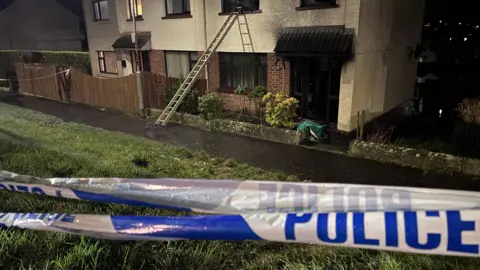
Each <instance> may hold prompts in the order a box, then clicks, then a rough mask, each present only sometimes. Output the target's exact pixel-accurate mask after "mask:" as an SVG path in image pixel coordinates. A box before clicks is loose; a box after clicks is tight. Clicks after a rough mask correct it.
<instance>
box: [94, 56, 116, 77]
mask: <svg viewBox="0 0 480 270" xmlns="http://www.w3.org/2000/svg"><path fill="white" fill-rule="evenodd" d="M97 54H98V67H99V69H100V72H101V73H111V74H118V70H117V56H116V55H115V52H104V51H99V52H97Z"/></svg>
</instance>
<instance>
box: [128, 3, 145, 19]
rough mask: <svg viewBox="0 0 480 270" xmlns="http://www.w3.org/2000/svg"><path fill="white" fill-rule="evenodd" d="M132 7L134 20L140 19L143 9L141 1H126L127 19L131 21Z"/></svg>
mask: <svg viewBox="0 0 480 270" xmlns="http://www.w3.org/2000/svg"><path fill="white" fill-rule="evenodd" d="M132 7H133V13H134V14H135V18H139V19H141V18H142V17H143V7H142V0H127V9H128V10H127V17H128V19H129V20H131V19H132V18H133V17H132Z"/></svg>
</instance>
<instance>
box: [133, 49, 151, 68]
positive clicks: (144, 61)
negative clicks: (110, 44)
mask: <svg viewBox="0 0 480 270" xmlns="http://www.w3.org/2000/svg"><path fill="white" fill-rule="evenodd" d="M138 54H139V55H138V56H139V61H140V67H137V59H136V55H135V51H130V57H131V59H132V67H133V72H134V73H135V72H137V70H140V71H147V72H150V57H149V52H148V51H139V52H138Z"/></svg>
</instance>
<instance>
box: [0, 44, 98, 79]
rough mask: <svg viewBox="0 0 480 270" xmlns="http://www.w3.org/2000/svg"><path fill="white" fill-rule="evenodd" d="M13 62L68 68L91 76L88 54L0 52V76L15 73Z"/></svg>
mask: <svg viewBox="0 0 480 270" xmlns="http://www.w3.org/2000/svg"><path fill="white" fill-rule="evenodd" d="M15 62H20V63H36V64H43V65H55V66H68V67H70V66H71V67H74V68H77V69H80V70H82V71H84V72H86V73H88V74H91V67H90V56H89V54H88V52H63V51H58V52H53V51H40V52H28V51H16V50H2V51H0V66H1V67H0V75H2V74H3V77H5V75H6V73H9V72H15Z"/></svg>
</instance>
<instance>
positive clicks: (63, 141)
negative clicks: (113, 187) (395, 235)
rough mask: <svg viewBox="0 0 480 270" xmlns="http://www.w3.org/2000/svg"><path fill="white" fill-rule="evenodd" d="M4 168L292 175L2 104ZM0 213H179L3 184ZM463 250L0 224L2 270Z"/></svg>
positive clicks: (215, 265)
mask: <svg viewBox="0 0 480 270" xmlns="http://www.w3.org/2000/svg"><path fill="white" fill-rule="evenodd" d="M0 153H1V155H0V169H3V170H9V171H13V172H16V173H21V174H30V175H35V176H40V177H65V176H91V177H102V176H104V177H107V176H117V177H182V178H193V177H195V178H212V179H214V178H227V179H257V180H273V179H277V180H290V181H294V180H295V177H291V176H287V175H285V174H282V173H277V172H269V171H265V170H261V169H258V168H254V167H250V166H247V165H243V164H238V163H237V162H234V161H232V160H225V159H221V158H214V157H210V156H207V155H205V154H203V153H198V152H190V151H188V150H185V149H182V148H178V147H172V146H170V145H167V144H163V143H159V142H153V141H149V140H146V139H142V138H137V137H133V136H129V135H124V134H120V133H115V132H107V131H104V130H101V129H96V128H92V127H88V126H84V125H79V124H74V123H65V122H62V121H61V120H59V119H57V118H54V117H50V116H47V115H43V114H39V113H36V112H33V111H29V110H25V109H20V108H18V107H14V106H9V105H5V104H2V103H0ZM0 212H62V213H77V214H78V213H95V214H110V215H120V214H125V215H127V214H131V215H184V214H185V213H179V212H171V211H166V210H160V209H147V208H141V207H131V206H125V205H114V204H100V203H89V202H83V201H72V200H64V199H59V198H46V197H40V196H34V195H28V194H15V193H10V192H0ZM478 263H479V261H478V260H476V259H468V258H454V257H440V256H424V255H413V254H403V253H391V252H377V251H369V250H361V249H346V248H337V247H327V246H313V245H295V244H284V243H271V242H263V241H256V242H253V241H237V242H233V241H232V242H225V241H172V242H131V241H123V242H120V241H108V240H99V239H94V238H89V237H80V236H74V235H69V234H61V233H47V232H35V231H25V230H19V229H5V230H0V269H292V270H293V269H388V270H390V269H392V270H393V269H402V270H403V269H476V268H478Z"/></svg>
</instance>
